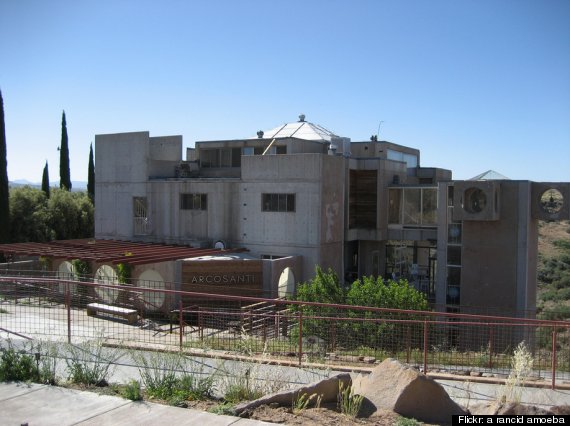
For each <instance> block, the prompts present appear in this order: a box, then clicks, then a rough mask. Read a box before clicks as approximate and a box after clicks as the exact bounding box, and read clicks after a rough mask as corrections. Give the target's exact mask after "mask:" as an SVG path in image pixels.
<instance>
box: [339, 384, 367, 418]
mask: <svg viewBox="0 0 570 426" xmlns="http://www.w3.org/2000/svg"><path fill="white" fill-rule="evenodd" d="M363 400H364V396H362V395H356V394H354V391H353V390H352V387H351V386H346V387H345V386H344V385H343V383H342V382H340V383H339V385H338V405H339V409H340V412H341V413H342V414H345V415H347V416H349V417H353V418H354V417H356V416H358V412H359V411H360V407H361V406H362V401H363Z"/></svg>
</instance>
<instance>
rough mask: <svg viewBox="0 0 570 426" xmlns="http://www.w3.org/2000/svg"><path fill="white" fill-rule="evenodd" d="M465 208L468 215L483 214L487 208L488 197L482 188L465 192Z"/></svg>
mask: <svg viewBox="0 0 570 426" xmlns="http://www.w3.org/2000/svg"><path fill="white" fill-rule="evenodd" d="M464 199H465V202H464V204H463V208H464V209H465V211H467V212H468V213H481V212H482V211H483V210H485V207H486V206H487V196H486V195H485V192H483V190H482V189H480V188H469V189H467V190H466V191H465V197H464Z"/></svg>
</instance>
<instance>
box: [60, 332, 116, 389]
mask: <svg viewBox="0 0 570 426" xmlns="http://www.w3.org/2000/svg"><path fill="white" fill-rule="evenodd" d="M68 350H69V356H68V357H67V358H66V360H65V362H66V364H67V371H68V374H69V380H70V381H71V382H72V383H81V384H84V385H87V386H91V385H95V386H107V385H108V383H107V378H108V377H109V375H110V374H111V373H112V370H113V368H114V363H115V362H116V360H117V359H118V358H119V353H118V351H116V350H114V351H108V353H107V354H105V353H104V351H103V344H102V342H101V340H97V341H95V342H83V343H80V344H79V345H69V347H68Z"/></svg>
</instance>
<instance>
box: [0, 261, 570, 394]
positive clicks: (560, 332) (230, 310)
mask: <svg viewBox="0 0 570 426" xmlns="http://www.w3.org/2000/svg"><path fill="white" fill-rule="evenodd" d="M40 275H42V274H38V276H32V275H31V274H30V273H24V272H22V275H20V276H15V274H12V275H11V276H6V275H0V337H1V338H4V339H6V338H12V339H49V340H60V341H66V342H74V343H75V342H79V341H82V340H86V339H103V340H104V341H105V342H106V343H107V344H114V345H124V346H130V347H143V348H157V349H165V348H166V349H168V348H170V349H173V350H183V351H189V352H192V351H196V352H198V353H202V354H205V355H211V356H220V355H221V354H224V355H225V356H227V355H228V354H234V355H244V356H248V357H262V358H265V359H269V360H273V361H276V362H277V361H278V362H283V363H286V362H288V363H294V364H299V365H306V364H308V363H311V364H323V365H328V366H331V367H334V368H340V367H341V366H343V367H349V368H357V367H366V366H370V365H369V364H373V363H375V362H378V361H381V360H383V359H384V358H386V357H392V358H396V359H399V360H401V361H403V362H406V363H408V364H411V365H414V366H416V367H418V368H419V369H420V370H422V371H424V372H428V371H432V372H434V371H440V372H449V373H453V372H461V373H462V374H468V375H472V376H478V375H483V376H495V377H503V378H504V377H507V375H508V374H509V371H510V369H511V359H512V354H513V351H514V349H515V348H516V347H517V345H519V344H520V343H521V342H524V345H525V347H526V348H527V350H528V351H529V352H530V353H531V354H532V356H533V360H534V362H533V370H532V374H531V377H530V378H531V379H538V380H547V381H548V382H549V383H551V386H552V387H555V386H556V383H557V382H558V383H560V382H561V381H567V380H570V344H569V340H570V323H569V322H564V321H543V320H537V319H526V318H512V317H501V316H483V315H471V314H457V313H444V312H430V311H408V310H399V309H382V308H370V307H362V306H349V305H331V304H320V303H307V302H295V301H287V300H280V299H278V300H274V299H261V298H252V297H240V296H227V295H219V294H218V295H212V294H204V293H190V292H180V291H175V290H165V289H164V285H162V286H159V285H154V284H153V283H143V284H144V285H143V284H141V283H139V284H138V285H140V287H134V286H130V285H118V284H117V283H106V284H103V283H96V282H92V281H85V282H84V281H81V280H75V279H63V278H62V277H61V276H60V277H57V276H54V275H52V276H51V277H49V276H48V277H46V276H45V275H43V276H40ZM66 278H69V277H66ZM155 287H160V288H155Z"/></svg>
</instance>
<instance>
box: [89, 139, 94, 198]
mask: <svg viewBox="0 0 570 426" xmlns="http://www.w3.org/2000/svg"><path fill="white" fill-rule="evenodd" d="M87 195H88V196H89V199H90V200H91V202H92V203H93V204H95V163H94V162H93V144H91V145H90V146H89V169H88V170H87Z"/></svg>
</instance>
